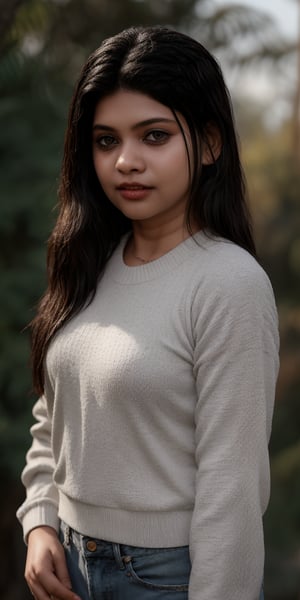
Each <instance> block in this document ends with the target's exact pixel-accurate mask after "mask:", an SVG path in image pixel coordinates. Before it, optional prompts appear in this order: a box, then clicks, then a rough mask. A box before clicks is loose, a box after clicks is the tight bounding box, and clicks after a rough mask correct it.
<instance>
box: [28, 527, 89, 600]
mask: <svg viewBox="0 0 300 600" xmlns="http://www.w3.org/2000/svg"><path fill="white" fill-rule="evenodd" d="M25 579H26V581H27V583H28V586H29V588H30V590H31V592H32V594H33V595H34V597H35V598H36V600H50V599H51V598H57V600H80V598H79V596H77V595H76V594H74V592H72V590H71V582H70V578H69V574H68V570H67V565H66V559H65V553H64V549H63V547H62V545H61V543H60V541H59V539H58V536H57V533H56V531H55V530H54V529H53V528H51V527H46V526H41V527H38V528H36V529H34V530H32V532H30V534H29V538H28V552H27V561H26V569H25Z"/></svg>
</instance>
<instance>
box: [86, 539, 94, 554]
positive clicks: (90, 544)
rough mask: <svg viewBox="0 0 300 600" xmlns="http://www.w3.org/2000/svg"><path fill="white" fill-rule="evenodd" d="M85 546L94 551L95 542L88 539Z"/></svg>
mask: <svg viewBox="0 0 300 600" xmlns="http://www.w3.org/2000/svg"><path fill="white" fill-rule="evenodd" d="M86 547H87V549H88V550H89V551H90V552H95V550H97V544H96V542H95V541H94V540H89V541H88V542H87V543H86Z"/></svg>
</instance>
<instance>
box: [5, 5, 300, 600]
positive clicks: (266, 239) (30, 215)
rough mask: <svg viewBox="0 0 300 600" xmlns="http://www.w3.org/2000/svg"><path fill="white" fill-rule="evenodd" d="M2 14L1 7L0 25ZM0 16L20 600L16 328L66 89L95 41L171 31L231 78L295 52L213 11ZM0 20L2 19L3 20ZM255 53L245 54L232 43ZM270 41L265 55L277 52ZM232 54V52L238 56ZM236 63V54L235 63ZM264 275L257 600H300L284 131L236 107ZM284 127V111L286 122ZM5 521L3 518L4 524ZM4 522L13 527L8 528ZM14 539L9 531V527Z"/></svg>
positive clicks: (298, 363) (20, 335)
mask: <svg viewBox="0 0 300 600" xmlns="http://www.w3.org/2000/svg"><path fill="white" fill-rule="evenodd" d="M2 4H3V5H4V3H3V0H0V13H1V10H2ZM5 11H6V12H5V19H4V18H2V19H1V16H0V37H1V56H0V92H1V93H0V121H1V136H0V160H1V182H0V185H1V203H0V272H1V291H2V293H1V296H0V333H1V336H0V351H1V354H0V356H1V359H0V477H1V481H2V483H3V487H4V486H5V489H6V490H7V493H6V494H5V495H4V497H3V499H2V505H3V506H2V510H1V513H2V515H4V516H3V519H2V520H1V519H0V531H1V540H3V542H1V543H0V559H1V564H2V567H3V568H2V569H1V571H2V574H1V575H0V595H1V598H3V600H11V599H13V600H25V599H26V598H27V592H26V590H25V587H24V586H23V585H22V584H21V580H20V579H18V577H19V578H21V572H22V565H21V567H18V569H17V573H18V575H17V578H16V576H15V574H16V571H15V569H14V570H12V567H11V564H10V563H11V562H12V561H10V562H8V561H7V558H6V557H7V555H8V554H9V553H8V552H7V540H8V539H9V540H10V542H9V543H10V544H12V548H11V551H12V552H13V553H14V555H15V556H17V557H18V560H19V563H20V561H22V560H23V558H22V557H23V555H22V554H20V550H19V547H20V545H21V544H22V541H21V532H20V531H19V530H16V531H17V533H16V534H15V535H14V536H11V535H9V533H8V529H7V527H8V523H9V524H10V530H11V527H12V526H11V522H12V520H13V522H14V512H15V510H16V505H17V503H18V502H19V501H20V497H21V496H22V494H23V492H22V491H20V489H21V488H20V483H19V474H20V470H21V468H22V466H23V464H24V454H25V451H26V448H27V447H28V446H29V443H30V436H29V425H30V423H31V406H32V403H33V397H32V395H31V393H30V389H31V382H30V369H29V364H28V363H29V336H28V330H27V329H26V326H27V324H28V322H29V321H30V320H31V318H32V317H33V315H34V312H35V306H36V303H37V301H38V299H39V297H40V295H41V293H42V292H43V290H44V288H45V255H46V241H47V238H48V235H49V233H50V231H51V228H52V226H53V223H54V219H55V205H56V190H57V184H58V177H59V167H60V161H61V156H62V147H63V137H64V128H65V124H66V116H67V109H68V103H69V100H70V97H71V93H72V86H73V84H74V81H75V79H76V77H77V75H78V72H79V69H80V68H81V65H82V63H83V62H84V60H85V59H86V57H87V55H88V54H89V53H90V51H91V50H93V49H94V48H95V47H97V46H98V45H99V43H100V42H101V40H102V39H103V38H104V37H106V36H108V35H111V34H114V33H116V32H117V31H119V30H120V29H123V28H124V27H127V26H129V25H132V24H142V25H148V24H158V23H160V24H164V23H165V24H169V25H171V26H175V27H177V28H178V29H181V30H183V31H187V32H192V33H193V34H194V35H195V36H196V37H198V39H199V40H200V41H201V42H202V43H204V45H206V46H207V47H208V48H210V49H211V50H213V51H217V52H218V53H219V54H220V55H221V56H222V57H223V59H224V61H225V62H227V64H231V65H232V64H236V65H237V64H238V63H239V62H240V64H241V65H243V68H245V67H244V65H245V63H246V62H247V61H249V60H251V61H253V60H256V61H261V60H265V59H266V58H267V59H268V60H272V61H275V60H278V58H279V57H284V56H286V55H287V53H288V52H290V51H291V47H290V46H289V45H288V44H285V43H281V42H280V40H279V38H278V36H274V35H273V34H274V27H273V25H272V23H271V22H270V21H268V20H266V19H265V18H263V17H262V16H261V15H260V14H258V13H255V12H253V10H252V9H245V8H244V9H242V8H241V7H238V8H237V7H234V6H231V5H230V6H226V7H222V8H221V9H220V8H218V9H215V8H214V6H213V2H211V1H210V0H200V1H199V0H198V2H196V1H195V0H168V1H167V2H161V0H152V2H151V3H148V2H144V1H143V0H101V1H99V0H87V1H86V2H85V3H84V7H83V3H82V2H80V1H79V0H27V1H26V0H25V1H23V2H22V1H18V2H17V1H15V2H11V4H10V5H9V6H8V4H7V2H6V5H5ZM1 14H2V17H3V15H4V13H1ZM245 36H247V39H249V40H251V41H252V43H251V44H250V45H249V46H248V52H246V53H245V47H244V46H243V44H242V45H241V50H240V51H239V48H240V46H239V43H240V40H242V39H244V38H245ZM274 39H275V40H276V43H274V41H273V40H274ZM234 41H235V42H236V45H235V43H234ZM237 49H238V51H237ZM236 109H237V115H238V123H239V130H240V134H241V139H242V148H243V154H244V162H245V165H246V170H247V176H248V180H249V188H250V199H251V205H252V208H253V212H254V215H255V223H256V232H257V241H258V247H259V251H260V255H261V259H262V264H263V266H264V267H265V269H266V270H267V272H268V274H269V276H270V278H271V281H272V283H273V286H274V290H275V295H276V299H277V302H278V306H279V314H280V327H281V338H282V350H281V360H282V367H281V373H280V379H279V383H278V394H277V405H276V411H275V417H274V427H273V435H272V440H271V446H270V449H271V456H272V476H273V477H272V481H273V487H272V498H271V502H270V507H269V510H268V512H267V515H266V519H265V529H266V546H267V561H266V594H267V596H266V599H267V600H268V598H269V599H270V600H271V599H272V600H296V599H297V598H298V597H299V596H298V593H299V589H300V559H299V556H300V542H299V540H300V483H299V482H300V477H299V475H300V441H299V440H300V436H299V434H300V408H299V391H300V344H299V341H300V304H299V296H300V241H299V227H300V213H299V183H300V176H299V171H300V169H299V162H298V160H297V157H295V156H294V155H293V152H292V133H293V131H292V130H293V127H294V123H293V122H292V121H290V122H289V121H288V122H287V123H284V124H283V125H282V126H281V127H280V128H277V129H276V130H274V131H269V130H268V129H267V128H266V125H265V120H264V113H263V110H261V109H260V108H259V107H253V106H252V105H251V103H249V101H248V100H246V99H245V98H242V99H241V101H240V102H237V106H236ZM291 114H292V109H291ZM7 515H8V516H7ZM9 515H10V516H9ZM16 527H17V525H16Z"/></svg>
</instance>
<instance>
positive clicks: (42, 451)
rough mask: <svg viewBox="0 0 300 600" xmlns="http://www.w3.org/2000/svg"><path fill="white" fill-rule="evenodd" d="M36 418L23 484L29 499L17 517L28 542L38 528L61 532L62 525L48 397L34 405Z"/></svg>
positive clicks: (42, 398) (32, 429) (23, 474)
mask: <svg viewBox="0 0 300 600" xmlns="http://www.w3.org/2000/svg"><path fill="white" fill-rule="evenodd" d="M33 416H34V417H35V420H36V423H35V424H34V425H33V426H32V428H31V430H30V432H31V435H32V437H33V441H32V445H31V448H30V449H29V451H28V453H27V456H26V466H25V468H24V470H23V473H22V482H23V484H24V486H25V488H26V493H27V496H26V500H25V502H24V503H23V504H22V505H21V506H20V508H19V510H18V512H17V517H18V519H19V521H20V523H21V525H22V526H23V531H24V539H25V541H26V540H27V536H28V534H29V532H30V531H31V529H33V528H34V527H38V526H40V525H49V526H51V527H54V529H56V530H58V523H59V520H58V492H57V489H56V486H55V484H54V482H53V471H54V460H53V455H52V449H51V420H50V418H49V416H48V410H47V402H46V398H45V396H42V397H41V398H40V399H39V400H38V401H37V402H36V404H35V405H34V408H33Z"/></svg>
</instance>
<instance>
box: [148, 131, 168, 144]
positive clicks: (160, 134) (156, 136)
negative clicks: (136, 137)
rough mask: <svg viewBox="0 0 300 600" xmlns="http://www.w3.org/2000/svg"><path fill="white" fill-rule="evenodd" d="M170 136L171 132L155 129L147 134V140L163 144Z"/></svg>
mask: <svg viewBox="0 0 300 600" xmlns="http://www.w3.org/2000/svg"><path fill="white" fill-rule="evenodd" d="M169 137H170V134H169V133H167V132H166V131H161V130H160V129H153V130H152V131H149V133H147V135H146V136H145V140H146V141H147V142H150V143H151V144H163V143H164V142H166V141H167V140H168V139H169Z"/></svg>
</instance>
